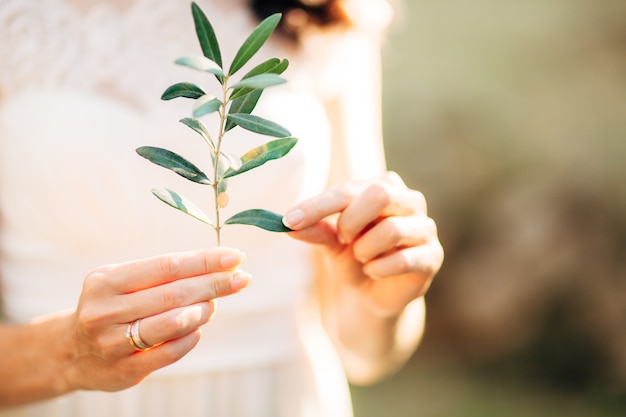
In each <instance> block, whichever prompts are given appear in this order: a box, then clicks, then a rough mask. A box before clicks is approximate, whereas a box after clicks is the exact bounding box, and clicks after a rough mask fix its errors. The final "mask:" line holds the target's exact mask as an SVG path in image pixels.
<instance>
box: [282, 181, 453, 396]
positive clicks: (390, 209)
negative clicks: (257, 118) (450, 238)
mask: <svg viewBox="0 0 626 417" xmlns="http://www.w3.org/2000/svg"><path fill="white" fill-rule="evenodd" d="M285 222H286V224H287V225H288V226H289V227H291V228H292V229H294V230H296V231H295V232H293V233H290V234H291V235H292V236H293V237H294V238H296V239H299V240H302V241H305V242H309V243H312V244H316V245H318V246H319V248H320V251H319V258H320V262H319V263H320V273H319V274H318V278H317V288H318V296H319V302H320V306H321V312H322V319H323V322H324V325H325V327H326V330H327V331H328V333H329V334H330V336H331V338H332V339H333V341H334V343H335V346H336V348H337V349H338V351H339V353H340V355H341V357H342V360H343V362H344V366H345V368H346V372H347V375H348V377H349V379H350V380H351V382H353V383H356V384H368V383H371V382H374V381H377V380H379V379H380V378H382V377H384V376H386V375H388V374H389V373H391V372H393V371H395V370H396V369H397V368H398V367H399V366H401V365H402V364H403V363H404V362H405V361H406V360H407V359H408V358H409V357H410V355H411V354H412V353H413V351H414V349H415V347H416V346H417V344H418V343H419V341H420V339H421V336H422V333H423V324H424V314H425V308H424V302H423V296H424V294H425V293H426V291H427V290H428V288H429V286H430V284H431V282H432V280H433V278H434V276H435V274H436V273H437V271H438V270H439V268H440V266H441V264H442V262H443V249H442V247H441V244H440V242H439V240H438V238H437V228H436V225H435V222H434V221H433V220H432V219H431V218H429V217H428V216H427V214H426V202H425V199H424V196H423V195H422V194H421V193H419V192H418V191H414V190H411V189H409V188H407V187H406V185H405V184H404V182H403V181H402V180H401V179H400V177H399V176H398V175H397V174H395V173H392V172H390V173H387V174H385V175H383V176H381V177H379V178H375V179H373V180H370V181H353V182H346V183H343V184H341V185H338V186H334V187H331V188H329V189H328V190H327V191H326V192H324V193H322V194H320V195H318V196H315V197H313V198H311V199H309V200H306V201H304V202H302V203H301V204H299V205H298V206H296V207H294V208H293V209H291V210H290V211H289V212H287V213H286V215H285Z"/></svg>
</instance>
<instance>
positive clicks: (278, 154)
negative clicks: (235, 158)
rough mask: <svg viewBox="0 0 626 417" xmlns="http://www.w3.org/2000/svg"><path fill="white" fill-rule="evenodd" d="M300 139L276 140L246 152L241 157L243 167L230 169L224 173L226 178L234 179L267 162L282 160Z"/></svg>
mask: <svg viewBox="0 0 626 417" xmlns="http://www.w3.org/2000/svg"><path fill="white" fill-rule="evenodd" d="M297 142H298V139H296V138H293V137H288V138H281V139H276V140H273V141H270V142H267V143H266V144H264V145H261V146H257V147H256V148H253V149H251V150H249V151H248V152H246V153H245V154H244V155H243V156H242V157H241V165H240V167H239V168H238V169H235V168H230V169H228V170H227V171H226V172H225V173H224V178H230V177H234V176H235V175H239V174H243V173H244V172H246V171H250V170H251V169H253V168H256V167H258V166H261V165H263V164H264V163H266V162H267V161H271V160H272V159H278V158H282V157H283V156H285V155H287V153H288V152H289V151H290V150H291V148H293V147H294V146H296V143H297Z"/></svg>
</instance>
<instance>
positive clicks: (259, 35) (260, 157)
mask: <svg viewBox="0 0 626 417" xmlns="http://www.w3.org/2000/svg"><path fill="white" fill-rule="evenodd" d="M191 12H192V15H193V21H194V25H195V30H196V35H197V38H198V41H199V42H200V47H201V49H202V53H203V55H202V56H185V57H182V58H179V59H177V60H176V61H175V62H176V64H178V65H182V66H185V67H189V68H191V69H194V70H197V71H201V72H205V73H208V74H211V75H212V78H213V77H214V78H215V79H216V80H217V81H218V82H219V84H220V86H221V91H220V93H219V94H220V97H219V98H218V97H216V96H215V95H212V94H208V93H207V92H205V90H204V89H202V88H201V87H199V86H197V85H196V84H193V83H189V82H180V83H176V84H174V85H172V86H170V87H168V88H167V89H166V90H165V92H164V93H163V95H162V96H161V99H162V100H171V99H174V98H180V97H182V98H187V99H192V100H194V101H195V102H194V105H193V111H192V115H193V116H192V117H186V118H183V119H181V120H180V122H181V123H183V124H184V125H186V126H187V127H189V128H191V129H192V130H193V131H195V132H196V133H197V134H199V135H200V136H201V137H202V139H203V140H204V142H205V143H206V144H207V145H208V147H209V149H210V151H211V152H210V155H211V162H212V167H213V169H212V172H211V175H207V174H205V173H204V172H203V171H202V170H200V169H199V168H198V167H197V166H196V165H194V164H193V163H191V162H189V161H188V160H187V159H185V158H184V157H182V156H180V155H178V154H177V153H175V152H172V151H170V150H167V149H163V148H157V147H153V146H142V147H140V148H137V153H138V154H139V155H141V156H142V157H144V158H146V159H147V160H149V161H150V162H152V163H154V164H156V165H159V166H162V167H164V168H167V169H169V170H171V171H173V172H175V173H176V174H178V175H180V176H181V177H183V178H186V179H187V180H189V181H192V182H195V183H197V184H201V185H207V186H210V187H211V188H212V189H213V195H214V202H215V216H214V220H211V218H210V217H209V216H207V215H206V214H205V213H204V212H203V211H202V210H201V209H200V208H198V207H197V206H196V205H195V204H193V203H192V202H191V201H189V200H187V199H186V198H184V197H183V196H181V195H179V194H178V193H176V192H175V191H172V190H169V189H166V188H155V189H153V190H152V194H154V195H155V196H156V197H157V198H158V199H159V200H161V201H163V202H164V203H166V204H168V205H170V206H172V207H174V208H175V209H178V210H180V211H182V212H183V213H186V214H188V215H190V216H191V217H193V218H195V219H197V220H200V221H201V222H203V223H206V224H208V225H209V226H211V227H212V228H213V229H214V230H215V232H216V235H217V244H218V246H219V245H220V242H221V238H220V236H221V235H220V232H221V230H222V227H223V226H224V225H227V224H246V225H252V226H257V227H260V228H262V229H265V230H268V231H273V232H287V231H290V229H289V228H287V227H286V226H284V225H283V223H282V216H281V215H279V214H276V213H273V212H271V211H268V210H263V209H250V210H244V211H242V212H239V213H237V214H235V215H233V216H232V217H230V218H229V219H227V220H225V221H222V220H221V219H220V210H221V209H223V208H225V207H226V206H227V204H228V199H229V197H228V194H227V192H226V191H227V187H228V179H229V178H232V177H234V176H236V175H239V174H243V173H244V172H247V171H250V170H252V169H254V168H257V167H259V166H261V165H263V164H264V163H266V162H268V161H271V160H274V159H279V158H282V157H283V156H285V155H287V153H288V152H289V151H290V150H291V149H292V148H293V147H294V146H295V144H296V142H297V141H298V139H296V138H294V137H293V136H291V133H290V132H289V131H288V130H287V129H285V128H284V127H282V126H280V125H278V124H277V123H274V122H272V121H270V120H267V119H264V118H261V117H259V116H255V115H253V114H252V111H253V110H254V108H255V106H256V104H257V103H258V101H259V99H260V97H261V94H262V93H263V90H264V89H265V88H268V87H272V86H275V85H279V84H283V83H285V82H286V80H285V79H284V78H282V77H280V74H282V73H283V72H284V71H285V70H286V69H287V67H288V65H289V62H288V61H287V60H286V59H278V58H271V59H268V60H266V61H264V62H262V63H260V64H258V65H257V66H255V67H254V68H252V69H251V70H250V71H249V72H248V73H246V74H245V75H244V76H243V77H241V78H240V79H239V80H238V81H236V82H234V83H231V78H232V77H233V75H235V73H237V71H239V70H240V69H241V68H242V67H243V66H244V65H245V64H246V63H248V61H249V60H250V59H251V58H252V57H253V56H254V55H255V54H256V53H257V52H258V51H259V49H260V48H261V47H262V46H263V44H264V43H265V42H266V41H267V39H268V38H269V37H270V35H271V34H272V33H273V32H274V30H275V29H276V26H277V25H278V23H279V21H280V19H281V15H280V14H279V13H276V14H273V15H271V16H269V17H267V18H266V19H264V20H263V21H262V22H261V23H260V24H259V25H258V26H257V27H256V28H255V29H254V30H253V31H252V32H251V33H250V35H249V36H248V37H247V39H246V40H245V41H244V42H243V44H242V45H241V47H240V48H239V50H238V51H237V53H236V55H235V57H234V58H233V61H232V63H231V64H230V67H229V69H228V71H225V70H224V66H223V64H222V55H221V52H220V47H219V43H218V40H217V37H216V36H215V31H214V29H213V26H212V25H211V23H210V21H209V19H208V18H207V16H206V15H205V13H204V12H203V11H202V10H201V9H200V7H199V6H198V5H197V4H196V3H195V2H193V3H192V4H191ZM213 113H217V114H218V116H219V129H218V132H217V135H216V136H213V135H212V134H211V133H210V132H209V130H208V128H207V127H206V125H205V124H204V123H203V122H202V121H201V120H200V118H201V117H202V116H205V115H209V114H213ZM237 126H239V127H241V128H243V129H246V130H249V131H252V132H255V133H258V134H261V135H266V136H271V137H275V138H277V139H274V140H271V141H269V142H267V143H265V144H263V145H261V146H257V147H255V148H253V149H251V150H249V151H248V152H246V153H245V154H243V155H242V156H241V157H236V156H233V155H230V154H228V153H226V152H224V151H222V143H223V140H224V138H225V136H226V133H227V132H230V131H231V130H232V129H234V128H235V127H237Z"/></svg>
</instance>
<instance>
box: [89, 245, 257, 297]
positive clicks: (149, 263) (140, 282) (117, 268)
mask: <svg viewBox="0 0 626 417" xmlns="http://www.w3.org/2000/svg"><path fill="white" fill-rule="evenodd" d="M244 259H245V256H244V254H243V253H241V252H239V251H238V250H235V249H229V248H224V247H219V248H210V249H201V250H197V251H191V252H180V253H172V254H167V255H161V256H155V257H151V258H146V259H141V260H138V261H132V262H127V263H123V264H118V265H110V266H105V267H102V268H99V269H98V270H96V271H94V272H93V273H92V274H90V276H91V278H92V279H94V278H95V279H97V278H98V277H100V278H102V279H105V280H106V281H107V283H108V285H110V286H111V287H112V288H113V289H114V290H115V291H116V292H117V293H119V294H124V293H130V292H134V291H139V290H143V289H146V288H150V287H155V286H158V285H161V284H165V283H168V282H171V281H174V280H178V279H181V278H189V277H193V276H198V275H205V274H209V273H211V272H217V271H229V270H232V269H234V268H236V267H237V266H239V265H240V264H241V263H242V262H243V261H244Z"/></svg>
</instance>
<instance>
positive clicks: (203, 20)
mask: <svg viewBox="0 0 626 417" xmlns="http://www.w3.org/2000/svg"><path fill="white" fill-rule="evenodd" d="M191 14H192V16H193V22H194V25H195V28H196V35H197V36H198V41H199V42H200V48H202V53H203V54H204V56H205V57H207V58H209V59H210V60H211V61H213V62H215V63H216V64H217V65H219V67H220V68H222V54H221V52H220V45H219V43H218V42H217V37H216V36H215V31H214V30H213V26H212V25H211V22H209V19H207V17H206V15H205V14H204V12H203V11H202V9H200V7H199V6H198V5H197V4H196V3H195V2H193V3H191Z"/></svg>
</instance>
